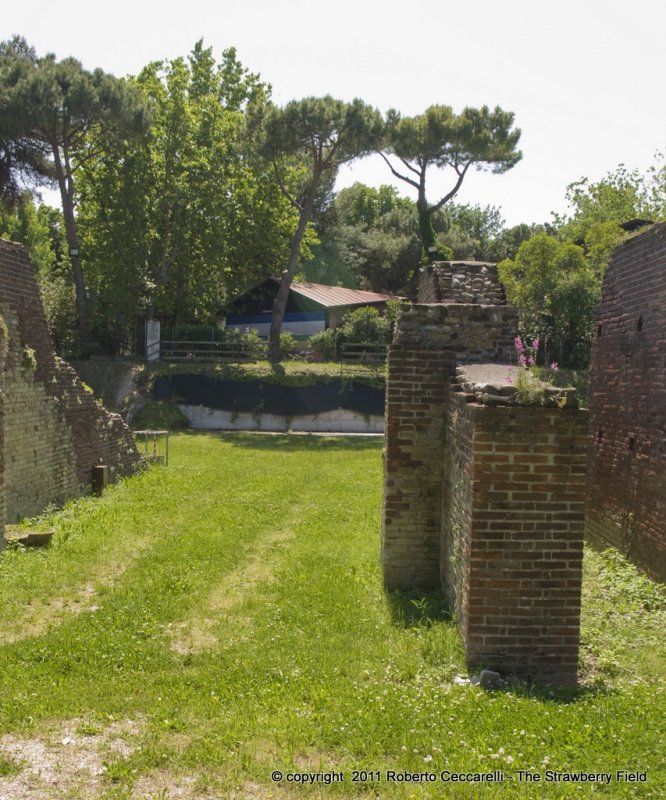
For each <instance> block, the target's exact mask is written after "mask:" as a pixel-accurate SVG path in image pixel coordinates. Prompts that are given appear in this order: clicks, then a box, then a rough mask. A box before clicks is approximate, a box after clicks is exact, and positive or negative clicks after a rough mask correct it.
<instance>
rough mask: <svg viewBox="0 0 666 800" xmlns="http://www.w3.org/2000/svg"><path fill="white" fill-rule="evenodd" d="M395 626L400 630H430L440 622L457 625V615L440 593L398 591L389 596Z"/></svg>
mask: <svg viewBox="0 0 666 800" xmlns="http://www.w3.org/2000/svg"><path fill="white" fill-rule="evenodd" d="M388 603H389V611H390V614H391V620H392V622H393V624H394V625H397V626H398V627H400V628H430V627H431V626H432V625H434V624H436V623H438V622H448V623H451V624H455V614H454V611H453V609H452V608H451V606H450V605H449V604H448V603H447V601H446V599H445V597H444V595H443V594H442V593H441V592H439V591H432V592H419V591H401V590H400V589H396V590H395V591H393V592H390V594H389V595H388Z"/></svg>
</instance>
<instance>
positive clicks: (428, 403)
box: [382, 304, 517, 589]
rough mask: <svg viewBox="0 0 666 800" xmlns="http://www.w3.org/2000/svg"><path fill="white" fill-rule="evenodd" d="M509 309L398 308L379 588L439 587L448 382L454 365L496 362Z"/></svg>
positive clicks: (507, 344)
mask: <svg viewBox="0 0 666 800" xmlns="http://www.w3.org/2000/svg"><path fill="white" fill-rule="evenodd" d="M516 325H517V316H516V311H515V309H512V308H506V307H505V308H503V309H492V308H487V307H486V308H481V307H480V306H474V305H423V304H421V305H419V304H412V305H404V306H403V307H402V310H401V313H400V316H399V319H398V323H397V326H396V332H395V336H394V340H393V344H392V345H391V347H389V354H388V380H387V390H386V416H385V452H384V459H385V462H384V500H383V510H382V564H383V571H384V586H385V587H386V588H387V589H396V588H403V589H404V588H415V587H420V588H426V587H429V586H438V585H439V550H440V541H439V540H440V530H441V497H442V448H443V440H444V438H443V437H444V426H445V414H446V406H447V381H448V378H449V376H450V375H452V374H453V372H454V369H455V365H456V362H461V361H462V362H464V361H481V360H487V361H490V360H498V359H501V358H502V357H503V355H505V354H508V352H509V350H510V349H511V347H512V346H513V337H514V336H515V329H516Z"/></svg>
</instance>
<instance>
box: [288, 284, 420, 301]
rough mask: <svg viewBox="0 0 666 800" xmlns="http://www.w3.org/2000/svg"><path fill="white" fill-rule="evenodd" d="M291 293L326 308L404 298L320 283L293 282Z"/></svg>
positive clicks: (402, 298)
mask: <svg viewBox="0 0 666 800" xmlns="http://www.w3.org/2000/svg"><path fill="white" fill-rule="evenodd" d="M291 291H292V292H295V293H296V294H300V295H302V296H303V297H307V298H308V299H310V300H314V301H315V302H316V303H321V305H322V306H325V307H326V308H334V307H335V306H361V305H366V304H368V303H383V302H386V301H387V300H404V297H398V296H396V295H393V294H377V292H364V291H362V290H361V289H344V288H343V287H342V286H324V284H322V283H305V281H294V282H293V283H292V284H291Z"/></svg>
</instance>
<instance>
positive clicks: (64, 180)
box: [52, 144, 89, 339]
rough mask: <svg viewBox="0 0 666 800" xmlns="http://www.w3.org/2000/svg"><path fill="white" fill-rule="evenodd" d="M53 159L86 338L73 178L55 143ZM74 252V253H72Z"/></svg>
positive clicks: (85, 300)
mask: <svg viewBox="0 0 666 800" xmlns="http://www.w3.org/2000/svg"><path fill="white" fill-rule="evenodd" d="M52 150H53V159H54V161H55V170H56V177H57V179H58V186H59V188H60V197H61V200H62V213H63V216H64V218H65V233H66V236H67V246H68V248H69V258H70V261H71V262H72V272H73V273H74V285H75V287H76V315H77V318H78V323H79V330H80V331H81V333H82V335H83V338H84V339H87V338H88V333H89V329H88V292H87V291H86V284H85V281H84V279H83V270H82V269H81V259H80V256H79V240H78V237H77V235H76V222H75V219H74V179H73V177H72V173H71V168H70V166H69V163H67V164H66V166H67V171H66V173H65V170H64V169H63V165H62V162H61V160H60V148H59V146H58V145H57V144H54V145H53V146H52ZM72 253H75V254H76V255H72Z"/></svg>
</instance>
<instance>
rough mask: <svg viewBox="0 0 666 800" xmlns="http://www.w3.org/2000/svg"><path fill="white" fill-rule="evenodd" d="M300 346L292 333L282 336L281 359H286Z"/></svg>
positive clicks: (282, 334)
mask: <svg viewBox="0 0 666 800" xmlns="http://www.w3.org/2000/svg"><path fill="white" fill-rule="evenodd" d="M297 345H298V340H297V339H296V338H295V337H294V336H292V335H291V334H290V333H281V334H280V358H285V357H286V356H287V354H288V353H289V351H290V350H293V349H294V348H295V347H296V346H297Z"/></svg>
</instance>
